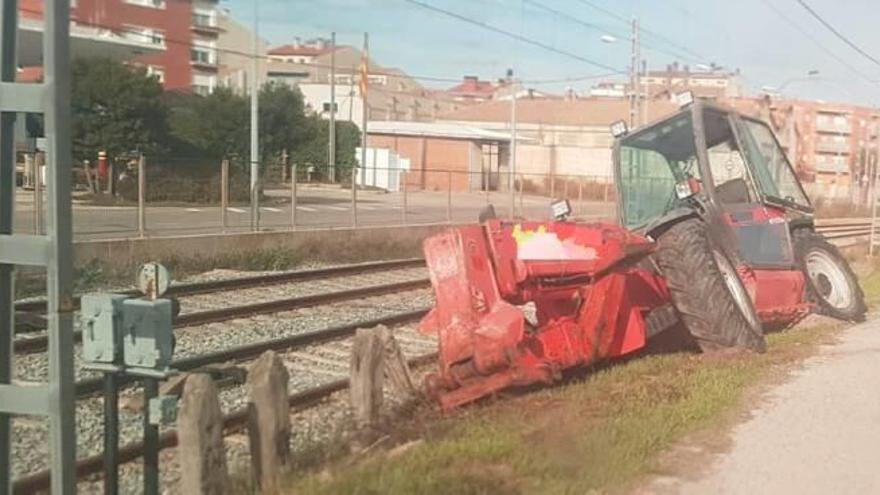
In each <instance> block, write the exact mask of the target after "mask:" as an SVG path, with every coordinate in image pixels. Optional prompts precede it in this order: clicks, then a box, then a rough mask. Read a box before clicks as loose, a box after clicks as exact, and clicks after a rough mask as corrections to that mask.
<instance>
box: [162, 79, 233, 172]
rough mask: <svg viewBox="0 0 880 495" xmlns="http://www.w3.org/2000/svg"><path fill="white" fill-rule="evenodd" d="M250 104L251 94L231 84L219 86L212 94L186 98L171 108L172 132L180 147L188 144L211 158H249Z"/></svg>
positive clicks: (197, 151)
mask: <svg viewBox="0 0 880 495" xmlns="http://www.w3.org/2000/svg"><path fill="white" fill-rule="evenodd" d="M248 105H249V104H248V100H247V98H245V97H243V96H240V95H237V94H235V93H234V92H232V91H231V90H229V89H227V88H216V89H215V90H214V92H213V93H211V94H210V95H208V96H198V95H192V96H190V97H188V98H185V99H184V100H183V101H182V102H181V103H180V104H178V105H176V106H175V107H174V108H173V109H172V111H171V121H170V124H171V133H172V135H173V137H174V138H175V139H177V140H178V141H179V143H177V145H176V146H175V148H176V151H178V152H179V151H180V150H181V148H183V147H188V148H190V149H191V150H192V151H194V152H196V153H198V154H201V155H204V156H207V157H211V158H218V159H219V158H239V159H240V160H244V159H246V157H247V156H249V153H248V146H249V145H248V143H249V141H248V135H249V129H250V118H249V115H250V114H249V111H248ZM188 151H189V150H188Z"/></svg>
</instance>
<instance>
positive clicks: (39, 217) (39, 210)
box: [34, 151, 46, 235]
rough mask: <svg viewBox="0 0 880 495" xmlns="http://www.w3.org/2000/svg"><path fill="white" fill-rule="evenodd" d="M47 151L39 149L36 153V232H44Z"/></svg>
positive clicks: (39, 233) (38, 233) (40, 233)
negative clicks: (44, 187) (44, 178)
mask: <svg viewBox="0 0 880 495" xmlns="http://www.w3.org/2000/svg"><path fill="white" fill-rule="evenodd" d="M44 163H46V153H45V152H43V151H38V152H37V153H36V154H35V155H34V234H35V235H42V234H43V164H44Z"/></svg>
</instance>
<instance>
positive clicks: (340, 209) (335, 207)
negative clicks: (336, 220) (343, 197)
mask: <svg viewBox="0 0 880 495" xmlns="http://www.w3.org/2000/svg"><path fill="white" fill-rule="evenodd" d="M324 208H327V209H328V210H336V211H348V208H341V207H339V206H330V205H327V206H325V207H324Z"/></svg>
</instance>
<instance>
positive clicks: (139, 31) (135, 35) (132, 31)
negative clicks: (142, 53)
mask: <svg viewBox="0 0 880 495" xmlns="http://www.w3.org/2000/svg"><path fill="white" fill-rule="evenodd" d="M123 29H124V31H123V37H125V38H127V39H130V40H132V41H137V42H138V43H148V44H151V45H156V46H162V47H164V46H165V33H163V32H162V31H159V30H158V29H152V28H146V27H139V26H125V27H124V28H123Z"/></svg>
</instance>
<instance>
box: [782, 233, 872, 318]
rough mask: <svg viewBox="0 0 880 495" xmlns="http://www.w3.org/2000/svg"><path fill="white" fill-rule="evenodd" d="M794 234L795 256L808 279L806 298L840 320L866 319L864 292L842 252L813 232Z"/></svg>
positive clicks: (820, 309)
mask: <svg viewBox="0 0 880 495" xmlns="http://www.w3.org/2000/svg"><path fill="white" fill-rule="evenodd" d="M793 237H794V253H795V258H796V260H797V263H798V266H799V267H800V269H801V271H802V272H803V273H804V276H805V277H806V279H807V297H808V298H810V299H811V300H813V301H814V302H815V303H816V304H817V305H818V307H819V308H818V309H819V312H820V313H822V314H825V315H828V316H831V317H832V318H838V319H841V320H847V321H862V320H864V319H865V313H866V312H867V311H868V309H867V307H866V306H865V295H864V293H862V288H861V287H859V281H858V279H857V278H856V275H855V274H854V273H853V271H852V269H851V268H850V266H849V263H847V261H846V260H845V259H844V258H843V256H841V255H840V251H838V250H837V248H836V247H835V246H834V245H833V244H831V243H830V242H828V241H827V240H825V238H824V237H822V236H821V235H818V234H815V233H813V232H809V231H806V232H796V233H795V235H794V236H793Z"/></svg>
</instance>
